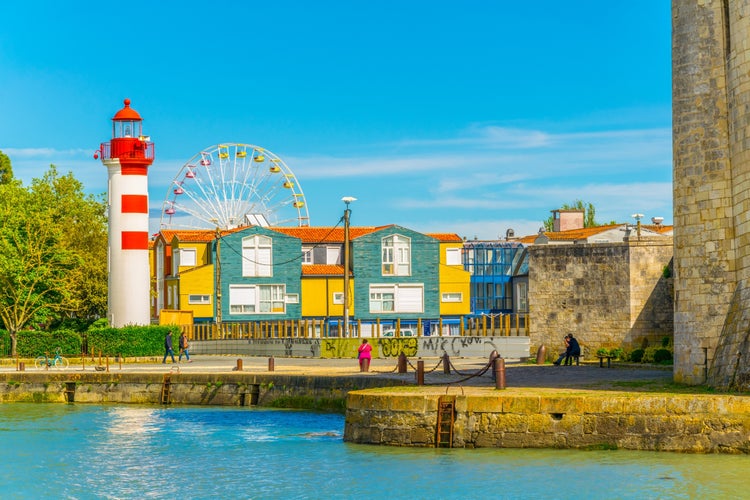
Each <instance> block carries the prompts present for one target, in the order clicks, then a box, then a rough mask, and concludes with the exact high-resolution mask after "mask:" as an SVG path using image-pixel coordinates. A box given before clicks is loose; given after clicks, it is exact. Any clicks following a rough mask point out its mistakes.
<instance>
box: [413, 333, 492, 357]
mask: <svg viewBox="0 0 750 500" xmlns="http://www.w3.org/2000/svg"><path fill="white" fill-rule="evenodd" d="M478 349H481V350H483V351H484V350H487V349H489V350H490V351H492V350H497V347H496V346H495V344H494V343H493V339H492V337H423V338H422V345H421V346H420V349H419V353H420V355H422V356H442V355H443V353H448V355H449V356H476V355H477V353H476V352H477V350H478ZM488 352H489V351H488Z"/></svg>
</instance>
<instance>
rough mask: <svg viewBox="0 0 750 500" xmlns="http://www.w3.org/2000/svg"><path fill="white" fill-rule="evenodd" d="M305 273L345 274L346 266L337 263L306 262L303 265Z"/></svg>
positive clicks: (303, 272) (308, 274)
mask: <svg viewBox="0 0 750 500" xmlns="http://www.w3.org/2000/svg"><path fill="white" fill-rule="evenodd" d="M302 274H303V275H307V276H310V275H313V276H314V275H321V276H322V275H336V276H343V275H344V266H339V265H336V264H305V265H303V266H302Z"/></svg>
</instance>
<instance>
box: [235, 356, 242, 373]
mask: <svg viewBox="0 0 750 500" xmlns="http://www.w3.org/2000/svg"><path fill="white" fill-rule="evenodd" d="M235 370H236V371H238V372H241V371H242V358H237V368H236V369H235Z"/></svg>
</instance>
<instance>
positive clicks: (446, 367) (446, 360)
mask: <svg viewBox="0 0 750 500" xmlns="http://www.w3.org/2000/svg"><path fill="white" fill-rule="evenodd" d="M443 373H444V374H446V375H450V374H451V357H450V356H448V353H447V352H446V353H444V354H443Z"/></svg>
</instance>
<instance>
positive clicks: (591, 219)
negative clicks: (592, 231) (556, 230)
mask: <svg viewBox="0 0 750 500" xmlns="http://www.w3.org/2000/svg"><path fill="white" fill-rule="evenodd" d="M560 209H561V210H582V211H583V227H596V226H600V225H601V224H598V223H597V222H596V220H595V216H596V209H595V208H594V205H593V204H592V203H584V202H583V201H581V200H576V201H574V202H573V203H571V204H567V203H564V204H563V206H562V207H560ZM554 221H555V217H554V215H550V216H549V217H547V218H546V219H545V220H543V221H542V224H544V229H545V230H546V231H552V229H553V227H554Z"/></svg>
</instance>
